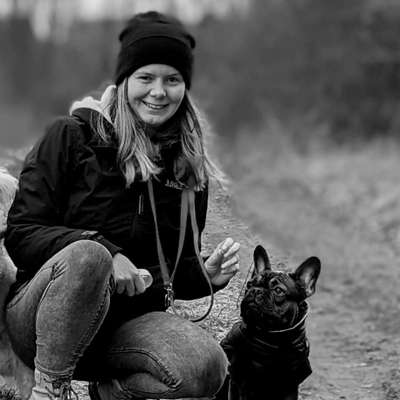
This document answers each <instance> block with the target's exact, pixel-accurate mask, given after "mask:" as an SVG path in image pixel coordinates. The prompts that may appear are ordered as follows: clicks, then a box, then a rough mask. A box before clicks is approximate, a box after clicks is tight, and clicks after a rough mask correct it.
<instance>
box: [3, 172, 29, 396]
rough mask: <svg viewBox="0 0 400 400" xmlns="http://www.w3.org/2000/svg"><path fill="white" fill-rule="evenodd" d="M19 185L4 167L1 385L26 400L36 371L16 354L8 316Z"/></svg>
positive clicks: (14, 272)
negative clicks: (7, 239)
mask: <svg viewBox="0 0 400 400" xmlns="http://www.w3.org/2000/svg"><path fill="white" fill-rule="evenodd" d="M17 184H18V182H17V180H16V179H15V178H14V177H12V176H11V175H10V174H8V173H7V171H5V170H4V169H0V387H4V388H10V389H11V388H14V389H16V390H17V392H18V394H19V395H20V396H21V399H22V400H24V399H27V398H29V396H30V394H31V391H32V387H33V384H34V379H33V371H32V370H31V369H29V368H28V367H27V366H26V365H25V364H24V363H23V362H22V361H21V360H20V359H19V358H18V356H17V355H16V354H15V353H14V351H13V349H12V347H11V343H10V339H9V336H8V332H7V328H6V325H5V316H4V307H5V300H6V297H7V294H8V292H9V290H10V286H11V285H12V283H13V282H14V281H15V275H16V271H17V269H16V267H15V265H14V263H13V262H12V260H11V258H10V257H9V256H8V254H7V251H6V249H5V247H4V233H5V230H6V223H7V215H8V211H9V209H10V207H11V203H12V201H13V199H14V195H15V192H16V190H17ZM3 392H4V391H3ZM5 392H7V393H9V394H10V395H11V393H13V392H12V390H8V391H7V389H6V391H5ZM5 392H4V393H5ZM0 394H1V393H0ZM6 397H7V396H6Z"/></svg>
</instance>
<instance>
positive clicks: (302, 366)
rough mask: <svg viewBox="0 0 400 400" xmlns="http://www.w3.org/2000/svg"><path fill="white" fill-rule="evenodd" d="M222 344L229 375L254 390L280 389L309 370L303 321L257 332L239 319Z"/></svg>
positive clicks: (243, 386)
mask: <svg viewBox="0 0 400 400" xmlns="http://www.w3.org/2000/svg"><path fill="white" fill-rule="evenodd" d="M221 346H222V348H223V349H224V351H225V353H226V354H227V357H228V360H229V362H230V367H229V372H230V376H231V379H232V380H233V381H235V382H236V383H237V384H238V385H239V386H241V387H242V388H251V390H252V391H253V392H256V393H265V391H266V390H267V391H268V390H273V391H276V392H277V393H280V392H281V391H282V388H285V387H288V386H290V387H292V386H297V385H299V384H300V383H301V382H303V381H304V380H305V379H306V378H307V377H308V376H309V375H310V374H311V372H312V370H311V365H310V362H309V360H308V356H309V345H308V341H307V338H306V334H305V329H304V325H301V326H300V327H299V328H298V329H296V330H293V331H292V332H289V333H281V334H280V333H278V334H277V333H269V334H268V333H264V334H263V335H260V332H257V333H254V332H252V331H251V330H249V329H248V328H247V327H246V325H245V324H244V323H243V322H242V321H239V322H236V323H235V324H234V325H233V326H232V328H231V330H230V331H229V332H228V334H227V335H226V337H225V338H224V339H223V340H222V341H221ZM246 390H247V389H246ZM261 397H262V396H261ZM261 397H260V398H261Z"/></svg>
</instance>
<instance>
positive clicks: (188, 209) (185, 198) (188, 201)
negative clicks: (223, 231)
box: [147, 178, 214, 322]
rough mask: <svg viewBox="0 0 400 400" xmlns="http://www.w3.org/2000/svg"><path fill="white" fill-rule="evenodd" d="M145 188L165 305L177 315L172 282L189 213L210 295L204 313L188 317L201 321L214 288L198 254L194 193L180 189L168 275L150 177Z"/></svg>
mask: <svg viewBox="0 0 400 400" xmlns="http://www.w3.org/2000/svg"><path fill="white" fill-rule="evenodd" d="M147 189H148V193H149V199H150V206H151V211H152V214H153V220H154V227H155V232H156V242H157V254H158V260H159V263H160V269H161V275H162V279H163V283H164V289H165V290H166V294H165V304H166V307H167V308H168V307H171V309H172V311H173V312H174V314H176V315H179V313H178V311H177V310H176V308H175V304H174V302H175V293H174V289H173V282H174V278H175V274H176V271H177V267H178V264H179V260H180V258H181V255H182V249H183V244H184V241H185V233H186V226H187V219H188V214H189V215H190V222H191V225H192V232H193V245H194V249H195V253H196V257H197V259H198V261H199V264H200V268H201V271H202V273H203V275H204V277H205V278H206V281H207V284H208V287H209V289H210V295H211V300H210V304H209V306H208V309H207V311H206V312H205V313H204V315H202V316H201V317H199V318H194V319H190V318H189V320H190V321H192V322H199V321H202V320H203V319H204V318H206V317H207V316H208V315H209V314H210V312H211V309H212V307H213V304H214V290H213V287H212V284H211V281H210V277H209V276H208V274H207V271H206V268H205V266H204V262H203V259H202V257H201V255H200V249H199V228H198V226H197V220H196V205H195V195H194V190H189V189H183V190H182V195H181V207H180V208H181V212H180V226H179V241H178V249H177V255H176V259H175V265H174V268H173V270H172V274H171V276H170V274H169V270H168V267H167V263H166V261H165V256H164V252H163V249H162V245H161V239H160V231H159V228H158V222H157V221H158V219H157V210H156V204H155V200H154V189H153V182H152V180H151V178H150V179H149V180H148V181H147Z"/></svg>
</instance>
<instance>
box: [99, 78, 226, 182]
mask: <svg viewBox="0 0 400 400" xmlns="http://www.w3.org/2000/svg"><path fill="white" fill-rule="evenodd" d="M109 109H110V114H111V118H112V120H113V125H114V130H115V134H116V137H117V142H118V164H119V167H120V168H121V171H122V172H123V174H124V176H125V180H126V186H130V185H131V184H132V183H133V182H134V181H135V180H136V179H138V177H140V179H141V180H143V181H147V180H149V179H150V177H151V176H153V175H154V176H155V175H157V174H159V173H160V172H161V168H160V167H159V166H158V165H157V164H156V163H155V161H154V160H155V158H156V156H157V155H158V153H159V147H158V145H156V144H154V143H153V142H152V141H151V139H150V137H149V136H148V134H146V131H145V127H144V124H143V123H142V121H141V120H140V118H139V116H138V115H137V114H136V113H135V111H134V110H133V109H132V108H131V106H130V104H129V101H128V98H127V79H125V80H124V81H123V82H122V84H120V85H119V86H117V88H116V90H115V91H114V94H113V96H111V99H110V104H109ZM175 116H176V117H177V118H178V127H179V132H180V137H179V141H180V144H181V154H179V155H178V156H179V159H175V160H174V170H175V169H176V168H179V166H178V163H179V164H180V165H183V166H184V169H185V170H186V171H185V172H186V173H185V176H186V177H187V178H188V179H187V180H186V181H184V182H182V181H181V183H183V184H185V185H187V186H189V187H191V188H193V189H196V190H201V189H202V188H204V187H205V185H206V183H207V182H208V180H209V179H214V180H216V181H217V182H219V183H221V184H223V183H225V182H226V181H227V180H226V177H225V175H224V174H223V172H222V171H221V169H220V168H219V167H218V166H217V165H216V163H215V162H214V161H213V160H212V159H211V158H210V156H209V155H208V152H207V149H206V139H208V138H209V136H210V129H209V126H208V125H207V123H206V120H205V118H204V117H203V116H202V114H201V113H200V111H199V110H198V108H197V107H196V106H195V104H194V102H193V100H192V99H191V98H190V96H189V93H188V92H187V91H186V92H185V95H184V98H183V100H182V103H181V105H180V107H179V109H178V110H177V111H176V114H175V115H174V116H173V117H172V118H174V117H175ZM95 130H96V131H97V133H98V134H99V135H100V137H101V138H102V139H103V140H104V141H105V142H109V141H110V139H111V138H110V136H109V133H107V131H106V128H105V125H104V118H103V117H102V116H101V115H99V116H98V118H97V120H96V123H95Z"/></svg>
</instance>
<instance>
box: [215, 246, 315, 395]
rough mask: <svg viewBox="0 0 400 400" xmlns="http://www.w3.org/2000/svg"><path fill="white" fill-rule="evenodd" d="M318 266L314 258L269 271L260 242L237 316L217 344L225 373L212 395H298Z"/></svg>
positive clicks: (306, 369) (305, 363)
mask: <svg viewBox="0 0 400 400" xmlns="http://www.w3.org/2000/svg"><path fill="white" fill-rule="evenodd" d="M320 270H321V262H320V260H319V259H318V258H317V257H311V258H308V259H307V260H306V261H304V262H303V263H302V264H301V265H300V266H299V267H298V268H297V269H296V270H295V271H294V272H291V273H287V272H282V271H273V270H272V269H271V264H270V261H269V258H268V255H267V252H266V251H265V249H264V248H263V247H262V246H257V247H256V248H255V250H254V271H253V274H252V277H251V279H250V281H249V282H248V283H247V288H246V291H245V295H244V298H243V300H242V302H241V306H240V309H241V321H239V322H237V323H236V324H234V325H233V327H232V329H231V330H230V332H229V333H228V334H227V336H226V337H225V338H224V339H223V340H222V342H221V345H222V347H223V349H224V350H225V352H226V354H227V356H228V359H229V361H230V367H229V376H228V378H227V380H226V381H225V384H224V386H223V387H222V389H221V390H220V392H219V393H218V394H217V396H216V397H215V399H216V400H227V399H229V400H297V399H298V386H299V384H300V383H301V382H303V381H304V380H305V379H306V378H307V377H308V376H309V375H310V374H311V372H312V371H311V366H310V363H309V360H308V355H309V344H308V341H307V338H306V334H305V319H306V316H307V313H308V305H307V303H306V301H305V300H306V298H307V297H309V296H311V295H312V294H314V292H315V284H316V282H317V279H318V276H319V273H320Z"/></svg>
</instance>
